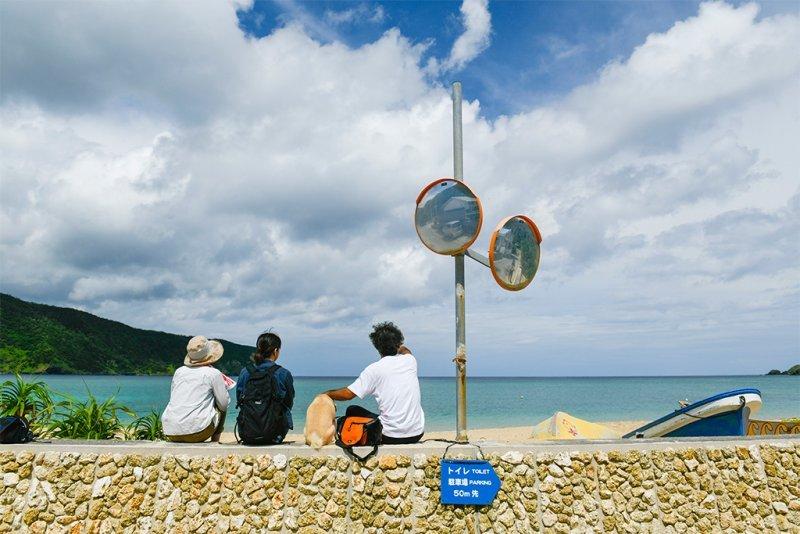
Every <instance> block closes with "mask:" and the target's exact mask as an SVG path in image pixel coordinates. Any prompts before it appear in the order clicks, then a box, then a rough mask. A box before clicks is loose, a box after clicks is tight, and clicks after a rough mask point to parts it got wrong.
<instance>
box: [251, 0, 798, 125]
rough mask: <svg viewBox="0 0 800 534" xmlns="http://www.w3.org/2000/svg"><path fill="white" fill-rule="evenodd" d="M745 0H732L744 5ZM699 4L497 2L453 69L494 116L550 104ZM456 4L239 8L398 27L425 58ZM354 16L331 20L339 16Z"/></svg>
mask: <svg viewBox="0 0 800 534" xmlns="http://www.w3.org/2000/svg"><path fill="white" fill-rule="evenodd" d="M743 3H745V2H734V3H733V4H734V5H741V4H743ZM699 5H700V2H688V1H680V2H666V1H658V2H626V1H613V2H608V1H606V2H564V1H555V2H533V1H531V2H496V3H493V4H492V6H491V17H492V33H491V46H489V47H488V48H487V49H486V50H485V51H483V52H482V53H481V54H480V55H479V56H478V57H476V58H475V59H474V60H473V61H471V62H470V63H469V64H467V66H466V67H465V68H464V69H463V70H461V71H459V72H457V73H447V74H445V75H442V76H439V77H437V81H439V82H441V83H448V82H451V81H454V80H456V79H458V80H459V81H462V83H464V84H465V86H467V87H468V88H469V91H470V96H471V97H472V98H476V99H478V100H479V101H480V102H481V107H482V110H483V112H484V113H485V114H486V115H487V116H488V117H495V116H497V115H500V114H513V113H518V112H520V111H521V110H524V109H528V108H530V107H531V106H534V105H537V104H541V103H543V102H547V101H549V100H552V99H554V98H558V97H559V95H562V94H564V93H566V92H567V91H569V90H571V89H572V88H574V87H576V86H578V85H580V84H582V83H586V82H587V81H589V80H591V79H593V78H595V77H596V76H597V74H598V71H599V70H600V69H601V68H602V67H603V66H604V65H605V64H607V63H608V62H609V61H612V60H618V59H621V58H624V57H626V56H627V55H629V54H630V53H631V51H632V50H633V49H634V48H635V47H636V46H638V45H639V44H641V43H642V42H643V41H644V39H645V38H646V37H647V36H648V35H649V34H651V33H657V32H663V31H665V30H668V29H669V28H670V27H671V26H672V25H673V24H674V23H675V21H676V20H682V19H685V18H687V17H689V16H691V15H693V14H694V13H696V12H697V9H698V6H699ZM459 7H460V3H459V2H446V1H436V2H409V1H406V2H386V3H368V2H325V1H323V2H272V1H257V2H255V3H254V4H253V5H252V6H248V7H247V8H245V9H241V10H239V11H238V12H237V16H238V19H239V23H240V26H241V28H242V30H243V31H244V32H245V33H246V34H248V35H252V36H254V37H263V36H265V35H268V34H269V33H270V32H272V31H274V30H275V29H276V28H279V27H281V26H283V25H285V24H287V23H292V22H296V21H298V20H301V21H313V22H308V24H307V26H306V27H307V29H308V31H309V32H310V33H311V34H312V35H314V36H315V38H317V39H319V40H320V41H322V42H331V41H334V40H338V41H341V42H344V43H346V44H348V45H349V46H352V47H358V46H363V45H364V44H367V43H370V42H373V41H375V40H376V39H378V38H379V37H380V36H381V35H382V34H383V33H384V32H385V31H386V30H388V29H389V28H399V29H400V31H401V32H402V34H403V35H404V36H406V37H408V38H409V39H411V40H412V41H413V42H415V43H426V44H428V48H427V54H426V56H427V57H431V56H432V57H443V56H446V55H447V52H448V50H449V48H450V47H451V46H452V43H453V41H454V40H455V39H456V38H457V37H458V35H459V34H460V33H461V31H462V29H463V24H462V21H461V18H460V14H459ZM792 11H795V12H796V11H797V5H796V3H794V2H790V1H785V2H784V1H773V2H767V3H764V4H761V16H769V15H773V14H776V13H784V12H792ZM342 13H352V14H353V15H352V18H348V19H347V20H346V21H340V22H335V19H336V14H342ZM426 56H424V57H426Z"/></svg>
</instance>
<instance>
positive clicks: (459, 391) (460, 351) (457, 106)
mask: <svg viewBox="0 0 800 534" xmlns="http://www.w3.org/2000/svg"><path fill="white" fill-rule="evenodd" d="M453 174H454V177H455V179H456V180H459V181H463V180H464V146H463V139H462V135H461V82H455V83H454V84H453ZM455 263H456V280H455V281H456V284H455V289H456V357H455V359H454V361H455V364H456V441H460V442H467V441H469V438H468V437H467V335H466V328H465V324H464V323H465V320H466V311H465V308H464V255H463V254H458V255H456V256H455Z"/></svg>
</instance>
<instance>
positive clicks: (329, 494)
mask: <svg viewBox="0 0 800 534" xmlns="http://www.w3.org/2000/svg"><path fill="white" fill-rule="evenodd" d="M51 449H52V447H51ZM65 449H67V450H65ZM69 449H71V450H69ZM81 449H82V446H80V445H76V446H72V447H62V448H61V449H60V450H48V448H47V446H45V445H36V446H33V447H28V448H27V449H26V448H25V447H24V446H13V447H8V446H5V448H4V449H0V477H2V486H0V532H45V531H46V532H74V533H78V532H186V533H189V532H192V533H197V534H202V533H204V532H224V531H236V532H247V531H253V532H303V533H311V532H314V533H316V532H320V533H322V532H340V533H345V532H347V533H349V532H375V533H377V532H408V531H413V532H446V533H451V532H458V533H462V532H576V531H595V532H597V531H605V532H639V531H655V532H687V531H695V532H709V531H722V530H725V531H736V532H745V531H748V532H763V531H780V532H800V440H796V439H792V440H787V441H777V440H776V441H769V442H768V441H763V440H760V441H751V442H747V441H738V442H735V443H734V442H731V443H729V444H728V443H725V442H721V443H719V444H717V445H708V444H697V445H692V444H690V445H685V444H676V445H672V444H667V445H665V446H658V447H656V446H652V445H650V446H648V445H642V446H635V447H631V446H627V445H619V446H618V448H617V449H615V448H614V446H609V445H603V446H596V447H592V446H591V445H585V446H582V447H580V448H577V449H576V448H573V449H570V448H569V446H562V447H560V448H558V447H554V448H552V449H548V448H546V447H539V448H533V447H524V446H521V447H519V448H518V450H505V451H504V452H502V451H500V452H488V454H487V455H486V457H487V459H488V460H489V461H490V462H491V463H492V464H493V465H494V466H495V469H496V470H497V472H498V475H499V476H500V478H501V480H502V489H501V491H500V493H499V494H498V496H497V498H496V499H495V502H494V503H493V504H492V505H491V506H487V507H483V508H477V509H476V508H460V507H454V506H445V505H442V504H440V503H439V493H438V488H439V460H440V458H441V452H440V451H439V452H437V453H436V454H433V453H431V448H430V447H428V448H427V449H426V448H424V447H419V448H417V449H414V448H413V447H404V448H397V449H393V448H389V447H384V448H383V455H382V456H380V457H378V458H377V459H374V458H373V459H371V460H370V461H368V462H367V463H366V464H363V465H361V464H358V463H356V462H352V461H350V460H348V459H347V458H345V457H343V456H341V454H340V453H339V451H338V450H336V449H332V450H331V451H330V454H331V455H329V456H324V455H319V456H306V455H301V454H297V455H291V454H288V455H287V454H283V453H275V452H274V450H271V451H270V452H273V454H272V455H267V454H250V453H251V452H257V453H260V452H262V451H265V449H256V450H255V451H254V450H253V449H244V448H236V449H235V450H236V452H235V453H232V454H227V455H225V456H214V455H213V454H199V455H198V454H195V453H193V454H191V455H190V454H178V455H175V454H170V453H168V452H160V453H158V454H150V453H148V452H147V450H145V451H144V452H141V453H139V452H131V451H129V450H125V449H120V451H122V452H116V453H114V452H113V451H114V448H113V447H111V448H108V450H110V451H112V452H109V453H102V452H101V453H97V452H93V450H92V449H91V448H87V449H86V450H81ZM167 450H170V449H169V448H167ZM207 450H209V451H210V450H212V449H207ZM285 450H286V451H290V450H291V449H289V448H285ZM394 451H398V452H399V454H392V452H394ZM415 451H427V452H415ZM324 452H328V451H324ZM303 454H308V450H307V449H306V451H305V452H303ZM462 454H463V452H462Z"/></svg>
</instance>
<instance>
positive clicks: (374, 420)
mask: <svg viewBox="0 0 800 534" xmlns="http://www.w3.org/2000/svg"><path fill="white" fill-rule="evenodd" d="M382 437H383V425H382V424H381V421H380V419H379V418H378V415H377V414H374V413H372V412H370V411H369V410H366V409H364V408H362V407H361V406H356V405H350V406H348V407H347V411H346V412H345V415H343V416H342V417H339V418H337V419H336V444H337V445H338V446H340V447H341V448H342V449H344V451H345V452H346V453H347V454H349V455H350V456H352V457H353V458H356V459H357V460H360V461H362V462H365V461H367V459H368V458H369V457H370V456H372V455H373V454H375V453H377V452H378V445H380V443H381V438H382ZM360 446H372V451H371V452H370V453H368V454H367V455H366V456H359V455H358V454H356V453H355V452H353V447H360Z"/></svg>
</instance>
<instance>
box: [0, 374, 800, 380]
mask: <svg viewBox="0 0 800 534" xmlns="http://www.w3.org/2000/svg"><path fill="white" fill-rule="evenodd" d="M19 374H20V376H76V377H78V376H97V377H101V376H102V377H105V376H141V377H148V376H172V373H164V374H133V373H106V374H88V373H87V374H83V373H80V374H78V373H19ZM13 375H14V373H13V372H12V373H8V372H4V373H0V376H13ZM231 376H239V375H231ZM293 376H294V378H303V379H315V378H316V379H325V380H331V379H339V378H341V379H352V378H354V377H357V376H358V374H353V375H298V374H294V375H293ZM763 376H772V377H778V376H782V377H792V376H795V375H786V374H780V375H777V374H776V375H769V374H768V373H760V374H754V373H743V374H700V375H689V374H686V375H679V374H665V375H657V374H654V375H524V376H523V375H468V376H467V378H468V379H470V378H490V379H507V380H530V379H540V378H570V379H593V378H719V377H731V378H736V377H763ZM419 378H429V379H430V378H433V379H453V378H455V376H454V375H420V376H419Z"/></svg>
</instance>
